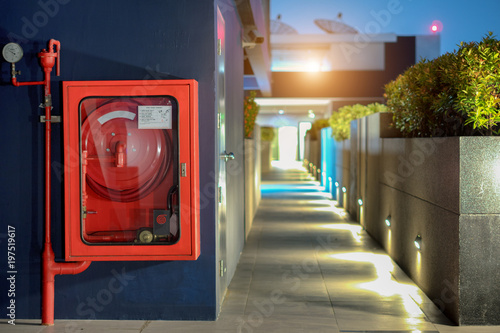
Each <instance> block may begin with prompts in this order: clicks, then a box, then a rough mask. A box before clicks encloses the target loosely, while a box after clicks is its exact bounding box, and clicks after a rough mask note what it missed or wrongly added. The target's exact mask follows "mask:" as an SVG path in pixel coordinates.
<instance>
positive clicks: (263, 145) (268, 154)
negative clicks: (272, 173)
mask: <svg viewBox="0 0 500 333" xmlns="http://www.w3.org/2000/svg"><path fill="white" fill-rule="evenodd" d="M260 158H261V168H262V169H261V171H262V172H264V173H265V172H269V170H271V160H272V151H271V142H270V141H261V142H260Z"/></svg>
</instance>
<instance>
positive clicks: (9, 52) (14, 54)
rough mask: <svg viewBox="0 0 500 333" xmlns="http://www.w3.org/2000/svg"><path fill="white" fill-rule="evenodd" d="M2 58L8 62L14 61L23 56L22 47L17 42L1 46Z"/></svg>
mask: <svg viewBox="0 0 500 333" xmlns="http://www.w3.org/2000/svg"><path fill="white" fill-rule="evenodd" d="M2 55H3V58H4V59H5V60H6V61H7V62H10V63H16V62H18V61H19V60H21V58H22V57H23V49H22V48H21V46H20V45H19V44H17V43H9V44H7V45H5V46H4V47H3V50H2Z"/></svg>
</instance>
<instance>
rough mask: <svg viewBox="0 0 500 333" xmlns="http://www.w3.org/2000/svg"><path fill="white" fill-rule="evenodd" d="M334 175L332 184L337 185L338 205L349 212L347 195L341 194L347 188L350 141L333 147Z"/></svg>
mask: <svg viewBox="0 0 500 333" xmlns="http://www.w3.org/2000/svg"><path fill="white" fill-rule="evenodd" d="M334 154H335V174H336V179H334V180H333V182H334V183H335V182H338V183H339V195H338V204H339V206H341V207H344V208H345V209H346V210H349V209H348V208H349V204H348V200H347V195H348V194H347V193H343V192H342V188H343V187H345V188H346V189H348V188H349V172H350V171H349V170H350V165H351V141H350V139H348V140H344V141H342V142H337V144H336V145H335V150H334Z"/></svg>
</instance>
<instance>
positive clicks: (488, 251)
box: [372, 137, 500, 325]
mask: <svg viewBox="0 0 500 333" xmlns="http://www.w3.org/2000/svg"><path fill="white" fill-rule="evenodd" d="M381 147H382V151H381V155H380V164H379V166H380V173H379V178H378V180H379V182H380V198H381V199H380V213H379V215H378V224H379V225H380V227H378V229H377V228H374V230H375V232H372V235H373V236H374V237H375V238H376V239H377V240H378V241H379V242H380V243H381V244H383V245H384V246H385V248H386V249H387V252H388V253H389V254H390V255H391V257H392V258H393V259H394V260H395V261H396V262H397V263H398V264H399V265H400V266H401V267H402V268H403V269H404V270H405V271H406V272H407V273H408V274H409V275H410V277H411V278H412V279H413V280H414V281H415V282H416V283H417V284H418V285H419V287H420V288H422V290H423V291H424V292H425V293H426V294H427V295H428V296H429V298H430V299H432V300H433V301H434V302H435V303H436V304H437V305H438V306H439V307H440V308H441V309H442V310H443V311H444V312H445V313H446V314H447V315H448V316H449V317H450V318H451V319H452V320H454V321H456V322H457V323H459V324H462V325H486V324H491V325H493V324H499V323H500V318H498V313H499V311H500V287H498V281H500V261H499V260H498V258H499V257H500V247H498V245H496V244H497V243H498V240H499V239H500V228H499V227H500V214H499V213H498V210H499V208H498V207H499V206H500V196H499V195H500V193H499V192H500V190H499V189H500V177H499V172H498V166H499V165H500V138H498V137H496V138H494V137H487V138H480V137H451V138H434V139H433V138H415V139H382V140H381ZM388 215H390V216H391V223H392V226H391V228H390V229H389V228H386V227H384V226H383V223H384V222H383V221H384V219H385V218H386V217H387V216H388ZM384 228H385V229H386V231H385V233H384V231H383V229H384ZM389 234H390V236H389ZM418 234H420V235H421V236H422V241H423V247H422V250H421V251H417V250H416V248H415V247H414V246H413V240H414V239H415V237H416V236H417V235H418Z"/></svg>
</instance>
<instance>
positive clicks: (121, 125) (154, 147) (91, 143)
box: [79, 96, 180, 245]
mask: <svg viewBox="0 0 500 333" xmlns="http://www.w3.org/2000/svg"><path fill="white" fill-rule="evenodd" d="M79 111H80V138H81V141H80V149H81V156H82V168H81V189H82V190H81V202H82V217H81V224H82V228H81V230H82V235H81V236H82V239H83V240H84V241H85V242H87V243H89V244H103V243H109V244H136V245H148V244H173V243H175V242H176V241H177V240H178V239H179V235H180V230H179V220H180V218H179V209H178V207H179V199H178V198H179V172H178V164H179V163H178V108H177V102H176V100H175V99H174V98H172V97H170V96H152V97H115V98H110V97H105V98H103V97H90V98H85V99H84V100H82V101H81V102H80V107H79Z"/></svg>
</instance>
